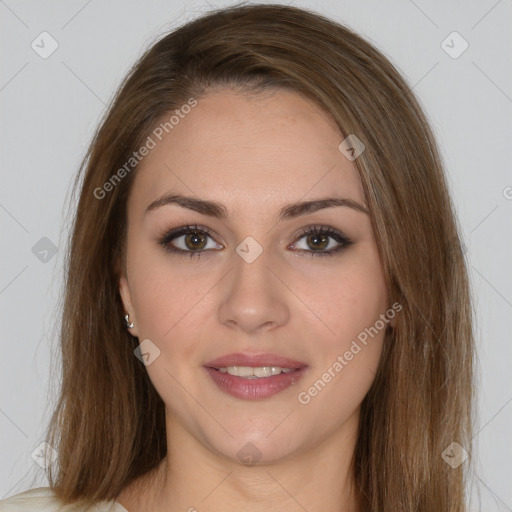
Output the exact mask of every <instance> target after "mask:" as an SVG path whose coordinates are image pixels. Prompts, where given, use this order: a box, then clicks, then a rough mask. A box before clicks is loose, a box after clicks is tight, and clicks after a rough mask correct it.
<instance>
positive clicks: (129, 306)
mask: <svg viewBox="0 0 512 512" xmlns="http://www.w3.org/2000/svg"><path fill="white" fill-rule="evenodd" d="M119 294H120V295H121V301H122V302H123V307H124V310H125V312H126V313H128V314H129V315H130V322H133V324H134V326H133V327H132V328H131V329H128V328H127V330H128V332H129V333H130V334H131V335H132V336H135V337H136V338H137V337H138V336H139V333H138V329H137V327H138V326H137V318H136V316H135V310H134V308H133V303H132V294H131V292H130V286H129V284H128V278H127V277H126V276H125V275H124V273H121V275H120V276H119ZM122 320H123V323H124V318H123V319H122Z"/></svg>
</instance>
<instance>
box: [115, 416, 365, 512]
mask: <svg viewBox="0 0 512 512" xmlns="http://www.w3.org/2000/svg"><path fill="white" fill-rule="evenodd" d="M358 419H359V417H358V414H355V415H354V416H353V417H352V418H350V419H349V420H348V421H347V422H346V423H345V424H344V426H343V429H340V430H339V431H338V432H336V433H335V434H334V435H333V436H331V437H330V438H328V439H325V440H323V442H322V443H321V444H319V445H315V446H312V447H310V448H309V449H304V450H302V451H301V452H300V453H296V454H290V455H289V456H287V457H286V458H284V459H280V460H278V461H273V462H268V463H265V464H259V463H257V464H255V465H245V464H241V463H240V461H235V460H232V459H229V458H227V457H224V456H222V455H219V454H217V453H215V452H214V451H213V450H211V449H208V448H206V447H205V446H204V444H202V443H200V442H199V441H198V440H197V439H196V438H195V437H193V436H191V435H190V433H189V432H187V431H185V430H184V429H183V428H182V427H181V426H180V425H179V424H178V423H177V422H175V421H171V420H170V419H169V416H168V418H167V438H168V443H167V446H168V447H169V449H168V452H167V456H166V457H165V459H164V460H163V461H162V462H161V464H160V465H159V466H158V468H157V469H156V470H155V471H154V472H152V473H151V475H147V476H145V477H144V478H141V479H139V480H138V481H137V482H136V483H135V484H134V485H133V486H131V489H126V490H125V491H123V492H122V493H121V495H120V497H119V498H118V500H117V501H118V502H119V503H120V504H121V505H123V506H124V507H125V508H126V509H127V510H128V512H143V511H146V510H148V511H149V510H151V511H154V512H164V511H165V512H183V511H189V512H196V511H197V512H200V511H201V510H208V511H210V512H217V511H219V512H220V511H222V512H231V511H233V512H234V511H237V512H238V511H240V510H244V509H246V508H247V505H248V504H250V510H251V511H254V512H259V511H261V512H283V511H288V510H289V511H296V510H301V509H302V510H307V511H313V510H322V511H323V512H358V508H357V506H356V497H355V493H354V485H353V483H354V482H353V470H352V465H351V460H352V456H353V453H354V448H355V441H356V439H357V422H358ZM171 440H172V441H171Z"/></svg>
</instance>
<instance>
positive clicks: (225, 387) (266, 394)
mask: <svg viewBox="0 0 512 512" xmlns="http://www.w3.org/2000/svg"><path fill="white" fill-rule="evenodd" d="M204 368H205V370H206V371H207V373H208V374H209V376H210V377H211V379H212V380H213V382H214V383H215V384H216V385H217V387H218V388H219V389H220V390H221V391H223V392H224V393H227V394H229V395H231V396H234V397H236V398H241V399H246V400H261V399H264V398H270V397H271V396H274V395H276V394H277V393H280V392H281V391H284V390H285V389H287V388H289V387H290V386H292V385H293V384H295V383H296V382H297V381H298V380H299V379H301V378H302V376H303V375H304V373H305V371H306V369H307V365H306V364H305V363H301V362H299V361H295V360H292V359H288V358H285V357H282V356H278V355H276V354H229V355H227V356H222V357H220V358H217V359H215V360H213V361H210V362H209V363H206V364H205V366H204Z"/></svg>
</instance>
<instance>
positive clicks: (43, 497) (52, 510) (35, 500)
mask: <svg viewBox="0 0 512 512" xmlns="http://www.w3.org/2000/svg"><path fill="white" fill-rule="evenodd" d="M94 509H95V512H99V511H101V512H121V511H122V512H126V509H125V508H123V507H122V506H121V505H120V504H118V503H116V502H107V501H103V502H101V503H98V504H97V506H96V507H94ZM89 510H90V509H89V508H86V507H78V506H76V505H64V504H63V503H62V502H61V501H60V500H59V499H58V498H57V496H55V493H54V492H53V491H52V490H51V489H50V488H49V487H38V488H37V489H30V490H29V491H25V492H22V493H20V494H16V495H14V496H11V497H9V498H6V499H4V500H1V501H0V512H88V511H89Z"/></svg>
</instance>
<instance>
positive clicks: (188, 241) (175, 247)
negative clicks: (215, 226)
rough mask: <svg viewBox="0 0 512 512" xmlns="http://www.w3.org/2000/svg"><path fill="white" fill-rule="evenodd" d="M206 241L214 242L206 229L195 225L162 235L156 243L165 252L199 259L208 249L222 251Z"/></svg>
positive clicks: (219, 246) (214, 244)
mask: <svg viewBox="0 0 512 512" xmlns="http://www.w3.org/2000/svg"><path fill="white" fill-rule="evenodd" d="M208 239H211V240H212V241H214V240H213V236H212V234H211V233H210V231H209V230H208V229H206V228H200V227H198V226H197V225H195V226H182V227H179V228H176V229H173V230H171V231H169V232H167V233H166V234H164V235H163V236H162V237H161V238H160V239H159V240H158V243H159V244H160V245H161V246H162V247H163V248H164V249H165V250H166V251H167V252H171V253H175V254H178V255H180V256H189V257H197V258H199V257H201V256H202V255H206V254H207V253H208V252H210V249H222V246H221V245H219V244H216V243H213V244H212V243H210V244H209V240H208ZM208 244H209V245H208Z"/></svg>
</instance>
